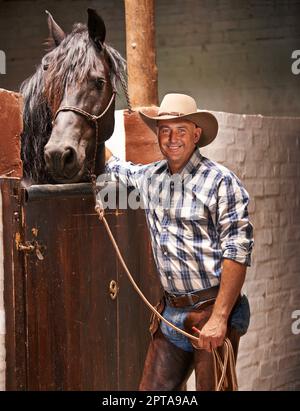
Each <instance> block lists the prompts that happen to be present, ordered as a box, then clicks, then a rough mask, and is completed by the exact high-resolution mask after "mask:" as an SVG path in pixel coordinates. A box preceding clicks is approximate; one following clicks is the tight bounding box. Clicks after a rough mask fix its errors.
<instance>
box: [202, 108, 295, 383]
mask: <svg viewBox="0 0 300 411" xmlns="http://www.w3.org/2000/svg"><path fill="white" fill-rule="evenodd" d="M216 115H217V117H218V118H219V120H220V123H221V124H220V133H219V135H218V137H217V139H216V140H215V141H214V142H213V143H212V144H211V145H210V146H208V147H207V148H203V149H202V153H203V154H204V155H206V156H208V157H209V158H211V159H212V160H216V161H217V157H218V156H219V153H220V152H221V150H222V149H223V151H224V152H226V158H225V159H224V161H223V160H222V161H220V159H219V160H218V161H220V162H221V163H222V164H224V165H225V166H227V167H229V168H230V169H231V170H232V171H233V172H235V173H236V174H237V176H238V177H239V178H240V179H241V180H242V182H243V183H244V185H245V187H246V189H247V190H248V191H249V193H250V196H251V207H250V217H251V220H252V222H253V224H254V230H255V231H254V234H255V247H254V252H253V263H252V266H251V267H250V268H248V272H247V279H246V283H245V286H244V291H245V292H246V294H247V295H248V297H249V299H250V304H251V311H252V318H251V324H250V328H249V332H248V333H247V334H246V336H244V337H243V338H242V339H241V344H240V351H239V358H238V376H239V385H240V389H242V390H269V389H271V390H281V389H288V390H293V389H299V388H300V335H293V334H292V332H291V324H292V321H293V320H292V318H291V315H292V312H293V311H294V310H297V309H300V292H299V290H300V218H299V215H300V213H299V211H300V210H299V201H300V186H299V178H300V167H299V166H300V144H299V142H300V118H275V117H273V118H271V117H261V116H242V115H237V114H229V115H228V114H226V113H225V114H224V113H216ZM226 117H227V120H226ZM224 127H225V128H224ZM230 135H232V136H234V141H232V137H231V136H230ZM215 153H216V155H215Z"/></svg>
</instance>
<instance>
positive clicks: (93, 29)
mask: <svg viewBox="0 0 300 411" xmlns="http://www.w3.org/2000/svg"><path fill="white" fill-rule="evenodd" d="M87 12H88V31H89V36H90V39H91V40H92V41H93V43H94V44H95V46H96V47H97V48H98V49H100V50H102V48H103V43H104V41H105V36H106V28H105V24H104V21H103V19H102V17H101V16H99V14H97V12H96V10H94V9H87Z"/></svg>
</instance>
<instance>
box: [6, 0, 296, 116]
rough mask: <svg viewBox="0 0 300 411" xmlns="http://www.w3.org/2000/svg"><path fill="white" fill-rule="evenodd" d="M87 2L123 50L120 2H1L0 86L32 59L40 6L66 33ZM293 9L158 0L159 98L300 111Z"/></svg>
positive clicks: (43, 31) (292, 4) (15, 81)
mask: <svg viewBox="0 0 300 411" xmlns="http://www.w3.org/2000/svg"><path fill="white" fill-rule="evenodd" d="M87 7H94V8H96V9H97V10H98V11H99V12H100V13H102V15H103V17H104V19H105V22H106V24H107V33H108V36H107V40H108V41H109V42H110V43H111V44H112V45H113V46H114V47H116V48H117V49H118V50H119V51H120V52H121V53H123V55H125V26H124V6H123V1H122V0H110V1H107V0H94V1H93V0H91V1H86V0H73V1H71V0H64V1H60V2H58V1H56V0H52V1H44V0H41V1H38V2H37V1H30V0H28V1H14V0H11V1H9V2H7V1H3V0H0V50H4V51H5V52H6V57H7V74H6V75H0V87H4V88H7V89H10V90H17V89H18V87H19V85H20V83H21V81H22V80H24V79H25V78H26V77H27V76H29V75H30V74H31V73H32V72H33V70H34V67H35V66H36V65H37V64H38V63H39V61H40V58H41V56H42V54H43V46H42V43H43V41H44V39H45V38H46V37H47V25H46V15H45V12H44V10H45V9H48V10H50V11H51V12H52V13H53V15H54V17H55V18H56V20H57V22H58V23H59V24H61V25H62V27H63V28H64V29H65V30H66V31H70V29H71V26H72V23H73V22H75V21H86V8H87ZM299 15H300V1H299V0H298V1H288V0H286V1H276V0H271V1H261V0H254V1H251V2H248V1H243V2H241V1H239V2H237V1H234V0H222V1H216V0H210V1H206V0H185V1H181V0H157V1H156V44H157V63H158V72H159V94H160V96H162V95H163V94H165V93H166V92H169V91H179V92H187V93H188V94H189V93H190V94H192V95H194V97H195V98H196V99H197V100H198V101H199V104H200V105H201V106H202V107H205V108H207V109H211V110H220V111H225V112H236V113H251V114H252V113H254V114H256V113H261V114H264V115H300V105H299V97H298V95H299V82H300V74H299V75H294V74H292V71H291V65H292V59H291V55H292V52H293V50H299V49H300V25H299V22H298V20H299V18H298V16H299ZM118 107H125V101H124V99H121V100H120V101H119V103H118Z"/></svg>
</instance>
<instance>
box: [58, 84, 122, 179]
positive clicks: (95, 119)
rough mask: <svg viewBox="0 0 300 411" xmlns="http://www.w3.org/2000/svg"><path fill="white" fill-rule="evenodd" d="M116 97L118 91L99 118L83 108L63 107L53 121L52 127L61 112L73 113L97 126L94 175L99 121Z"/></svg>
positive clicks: (94, 163)
mask: <svg viewBox="0 0 300 411" xmlns="http://www.w3.org/2000/svg"><path fill="white" fill-rule="evenodd" d="M115 97H116V91H113V93H112V96H111V98H110V100H109V102H108V104H107V106H106V107H105V109H104V110H103V111H102V113H101V114H99V116H95V115H94V114H91V113H88V112H87V111H84V110H82V109H81V108H78V107H74V106H62V107H60V108H59V109H58V110H57V111H56V113H55V115H54V117H53V121H52V125H53V123H54V121H55V119H56V117H57V116H58V114H59V113H60V112H61V111H73V112H74V113H78V114H81V115H82V116H83V117H85V118H86V119H87V120H89V121H91V122H92V123H94V124H95V128H96V144H95V153H94V159H93V169H92V172H91V174H93V173H94V172H95V167H96V156H97V149H98V137H99V125H98V121H99V120H100V119H101V118H102V117H103V116H104V115H105V114H106V113H107V111H108V110H109V108H110V106H111V105H112V103H113V101H114V99H115Z"/></svg>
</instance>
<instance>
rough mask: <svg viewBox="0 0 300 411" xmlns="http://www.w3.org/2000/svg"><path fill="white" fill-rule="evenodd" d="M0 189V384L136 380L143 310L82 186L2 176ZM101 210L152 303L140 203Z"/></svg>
mask: <svg viewBox="0 0 300 411" xmlns="http://www.w3.org/2000/svg"><path fill="white" fill-rule="evenodd" d="M1 191H2V202H3V221H4V227H3V230H4V233H5V236H4V272H5V310H6V328H7V334H6V349H7V372H6V374H7V389H26V390H134V389H137V387H138V381H139V378H140V375H141V372H142V367H143V362H144V358H145V353H146V348H147V346H148V343H149V335H148V321H149V315H150V314H149V311H148V309H147V308H145V307H144V305H143V303H142V302H141V300H140V299H139V297H138V296H137V295H136V293H135V291H134V290H133V288H132V286H131V284H130V283H129V281H128V279H127V277H126V274H125V273H124V272H123V270H122V268H121V267H120V265H119V263H118V261H117V257H116V254H115V251H114V249H113V247H112V245H111V243H110V241H109V238H108V235H107V233H106V231H105V228H104V225H103V224H102V223H100V222H99V221H98V219H97V217H96V214H95V211H94V203H93V196H92V193H91V187H90V185H89V184H73V185H66V186H59V185H57V186H32V187H30V188H28V189H24V188H21V187H20V181H19V180H17V179H2V180H1ZM106 218H107V220H108V222H109V224H110V226H111V229H112V231H113V233H114V235H115V236H116V239H117V241H118V243H119V246H120V249H121V250H122V253H123V255H124V258H125V260H126V262H127V263H128V266H129V269H130V270H132V273H133V275H134V277H135V278H136V280H137V282H138V284H140V286H141V288H142V290H143V291H145V294H146V295H147V296H148V297H149V298H150V301H152V303H154V302H156V299H157V298H158V296H159V293H160V290H159V285H158V279H157V275H156V272H155V268H154V263H153V259H152V254H151V247H150V243H149V238H148V231H147V227H146V222H145V218H144V213H143V211H142V210H139V211H132V210H110V211H107V212H106ZM111 281H115V282H116V284H117V287H118V293H117V297H116V298H115V299H112V298H111V295H110V289H109V287H110V283H111Z"/></svg>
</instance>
